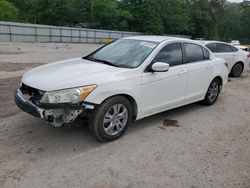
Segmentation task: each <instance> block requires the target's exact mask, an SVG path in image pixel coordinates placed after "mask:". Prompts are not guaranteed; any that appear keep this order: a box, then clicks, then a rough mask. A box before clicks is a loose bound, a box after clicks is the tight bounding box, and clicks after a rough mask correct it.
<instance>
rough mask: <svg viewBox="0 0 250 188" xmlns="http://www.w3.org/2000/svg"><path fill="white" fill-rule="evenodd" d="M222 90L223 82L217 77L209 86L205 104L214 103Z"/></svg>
mask: <svg viewBox="0 0 250 188" xmlns="http://www.w3.org/2000/svg"><path fill="white" fill-rule="evenodd" d="M220 90H221V82H220V80H219V79H218V78H215V79H214V80H213V81H212V82H211V83H210V85H209V87H208V90H207V93H206V96H205V98H204V100H203V103H204V104H205V105H213V104H214V103H215V102H216V100H217V99H218V96H219V94H220Z"/></svg>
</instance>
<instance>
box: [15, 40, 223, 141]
mask: <svg viewBox="0 0 250 188" xmlns="http://www.w3.org/2000/svg"><path fill="white" fill-rule="evenodd" d="M227 76H228V71H227V68H226V66H225V64H224V60H223V59H220V58H215V57H214V56H213V54H212V53H211V52H210V51H209V50H208V49H207V48H206V47H205V46H203V45H202V44H200V43H198V42H195V41H192V40H188V39H181V38H171V37H160V36H137V37H128V38H125V39H120V40H117V41H115V42H113V43H110V44H108V45H106V46H104V47H102V48H100V49H99V50H97V51H95V52H93V53H91V54H90V55H88V56H86V57H84V58H76V59H71V60H66V61H61V62H57V63H52V64H48V65H44V66H41V67H38V68H35V69H33V70H31V71H29V72H27V73H26V74H24V76H23V78H22V86H21V88H20V89H18V90H17V93H16V98H15V99H16V103H17V105H18V106H19V107H20V108H21V109H23V110H24V111H26V112H28V113H30V114H32V115H34V116H36V117H40V118H44V119H46V120H47V121H48V122H50V123H51V124H53V125H55V126H60V125H63V124H65V123H71V122H73V121H74V120H75V119H76V118H77V117H81V116H83V117H87V118H88V119H89V121H90V123H89V127H90V129H91V130H92V132H93V133H94V135H95V136H96V137H97V139H98V140H101V141H109V140H114V139H117V138H119V137H120V136H122V135H123V133H124V132H125V131H126V129H127V127H128V124H129V123H130V121H132V120H139V119H142V118H144V117H147V116H150V115H153V114H156V113H159V112H162V111H166V110H169V109H173V108H176V107H179V106H182V105H186V104H189V103H192V102H196V101H201V100H202V101H203V102H204V103H205V104H207V105H212V104H214V103H215V101H216V100H217V97H218V96H219V93H220V90H221V88H222V86H223V85H224V84H226V83H227Z"/></svg>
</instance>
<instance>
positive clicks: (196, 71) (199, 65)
mask: <svg viewBox="0 0 250 188" xmlns="http://www.w3.org/2000/svg"><path fill="white" fill-rule="evenodd" d="M184 51H185V63H186V64H187V65H188V89H187V100H188V101H189V102H192V101H196V100H198V99H201V98H202V97H204V93H206V91H207V89H208V86H209V84H210V81H211V77H212V62H211V60H210V53H209V51H208V50H207V49H206V48H204V47H202V46H200V45H198V44H193V43H184Z"/></svg>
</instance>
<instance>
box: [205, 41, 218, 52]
mask: <svg viewBox="0 0 250 188" xmlns="http://www.w3.org/2000/svg"><path fill="white" fill-rule="evenodd" d="M206 47H207V48H208V49H209V50H210V51H211V52H216V43H210V44H207V45H206Z"/></svg>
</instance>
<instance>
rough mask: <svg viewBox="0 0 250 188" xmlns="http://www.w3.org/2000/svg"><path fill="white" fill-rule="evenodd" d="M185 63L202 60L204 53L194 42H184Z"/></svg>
mask: <svg viewBox="0 0 250 188" xmlns="http://www.w3.org/2000/svg"><path fill="white" fill-rule="evenodd" d="M184 48H185V60H186V63H192V62H197V61H203V60H204V55H203V50H202V47H201V46H199V45H196V44H188V43H186V44H184Z"/></svg>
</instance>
